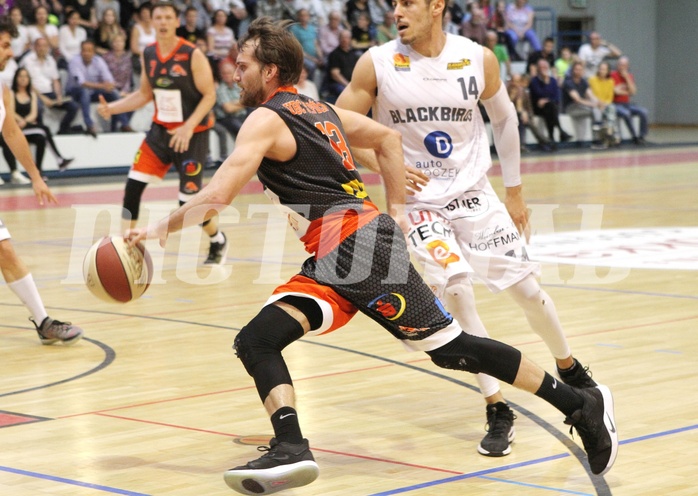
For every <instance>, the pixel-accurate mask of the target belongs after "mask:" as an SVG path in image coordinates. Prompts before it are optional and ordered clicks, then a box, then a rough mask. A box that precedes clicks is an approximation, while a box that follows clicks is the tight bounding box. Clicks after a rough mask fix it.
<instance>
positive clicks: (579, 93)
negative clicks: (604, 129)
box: [562, 61, 605, 145]
mask: <svg viewBox="0 0 698 496" xmlns="http://www.w3.org/2000/svg"><path fill="white" fill-rule="evenodd" d="M604 107H605V104H604V103H603V102H601V101H600V100H599V99H598V98H596V96H595V95H594V93H593V92H592V91H591V88H590V87H589V83H588V82H587V80H586V78H585V77H584V64H582V63H581V62H579V61H577V62H573V63H572V68H571V70H570V75H569V76H567V77H566V78H565V82H564V83H563V84H562V108H563V111H564V112H565V113H566V114H567V115H569V116H570V117H571V118H572V119H575V120H580V119H589V122H590V125H591V131H592V137H593V139H594V141H595V144H596V145H599V144H600V143H598V141H600V139H597V138H600V134H599V131H600V129H601V113H602V111H603V109H604Z"/></svg>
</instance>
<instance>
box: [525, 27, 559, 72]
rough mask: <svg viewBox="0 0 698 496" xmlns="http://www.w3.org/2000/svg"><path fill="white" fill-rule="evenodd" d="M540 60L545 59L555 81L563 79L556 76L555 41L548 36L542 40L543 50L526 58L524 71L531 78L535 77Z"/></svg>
mask: <svg viewBox="0 0 698 496" xmlns="http://www.w3.org/2000/svg"><path fill="white" fill-rule="evenodd" d="M540 59H545V60H547V61H548V64H549V65H550V68H551V70H552V75H553V76H554V77H555V78H556V79H559V78H560V77H564V76H561V75H559V74H557V70H556V69H555V40H554V39H553V38H552V37H550V36H548V37H547V38H546V39H544V40H543V48H541V49H540V50H537V51H535V52H531V53H530V55H529V56H528V60H527V61H526V71H527V72H528V73H529V74H530V75H531V76H535V75H536V68H537V67H538V61H539V60H540Z"/></svg>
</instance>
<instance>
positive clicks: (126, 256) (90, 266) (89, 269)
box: [82, 236, 153, 303]
mask: <svg viewBox="0 0 698 496" xmlns="http://www.w3.org/2000/svg"><path fill="white" fill-rule="evenodd" d="M82 275H83V277H84V279H85V284H86V285H87V289H89V290H90V292H91V293H92V294H93V295H95V296H96V297H97V298H99V299H100V300H104V301H107V302H110V303H128V302H129V301H132V300H136V299H138V298H140V297H141V296H143V293H145V291H146V290H147V289H148V286H150V282H151V281H152V279H153V261H152V259H151V258H150V254H149V253H148V252H147V251H146V249H145V247H144V246H143V245H142V244H141V243H138V244H137V245H136V246H130V245H129V244H128V243H127V242H126V241H124V239H123V238H122V237H121V236H114V237H112V236H105V237H103V238H102V239H100V240H99V241H97V242H96V243H95V244H94V245H92V247H91V248H90V249H89V251H88V252H87V255H85V260H84V261H83V264H82Z"/></svg>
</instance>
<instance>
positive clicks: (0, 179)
mask: <svg viewBox="0 0 698 496" xmlns="http://www.w3.org/2000/svg"><path fill="white" fill-rule="evenodd" d="M3 184H5V181H3V180H2V178H1V177H0V186H2V185H3Z"/></svg>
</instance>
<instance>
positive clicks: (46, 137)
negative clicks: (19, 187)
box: [2, 68, 73, 171]
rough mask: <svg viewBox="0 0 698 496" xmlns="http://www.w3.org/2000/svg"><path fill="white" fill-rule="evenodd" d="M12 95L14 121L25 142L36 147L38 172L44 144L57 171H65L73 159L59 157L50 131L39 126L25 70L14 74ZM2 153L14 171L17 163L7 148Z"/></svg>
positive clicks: (44, 149)
mask: <svg viewBox="0 0 698 496" xmlns="http://www.w3.org/2000/svg"><path fill="white" fill-rule="evenodd" d="M12 94H13V97H14V98H13V103H14V115H15V120H16V121H17V124H18V125H19V128H20V129H21V130H22V133H23V134H24V136H25V137H26V138H27V141H28V142H29V143H31V144H33V145H35V146H36V159H35V163H36V166H37V167H38V168H39V170H41V169H42V165H43V163H44V153H45V152H46V144H47V143H48V146H49V148H50V150H51V152H52V153H53V155H54V156H55V158H56V163H57V164H58V169H59V170H61V171H63V170H65V169H66V168H67V167H68V165H69V164H70V163H71V162H72V161H73V159H72V158H65V157H63V155H61V153H60V152H59V151H58V147H56V143H55V142H54V141H53V135H52V134H51V130H50V129H49V128H48V127H46V126H44V125H43V124H41V116H40V114H39V102H38V97H37V96H36V94H35V93H34V91H33V89H32V82H31V77H30V76H29V72H27V70H26V69H24V68H21V69H19V70H18V71H17V72H16V73H15V77H14V80H13V81H12ZM2 151H3V156H4V157H5V161H6V162H7V163H8V165H9V166H10V170H16V169H17V162H16V160H15V157H14V155H13V154H12V152H11V151H10V150H9V147H8V146H3V148H2Z"/></svg>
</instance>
